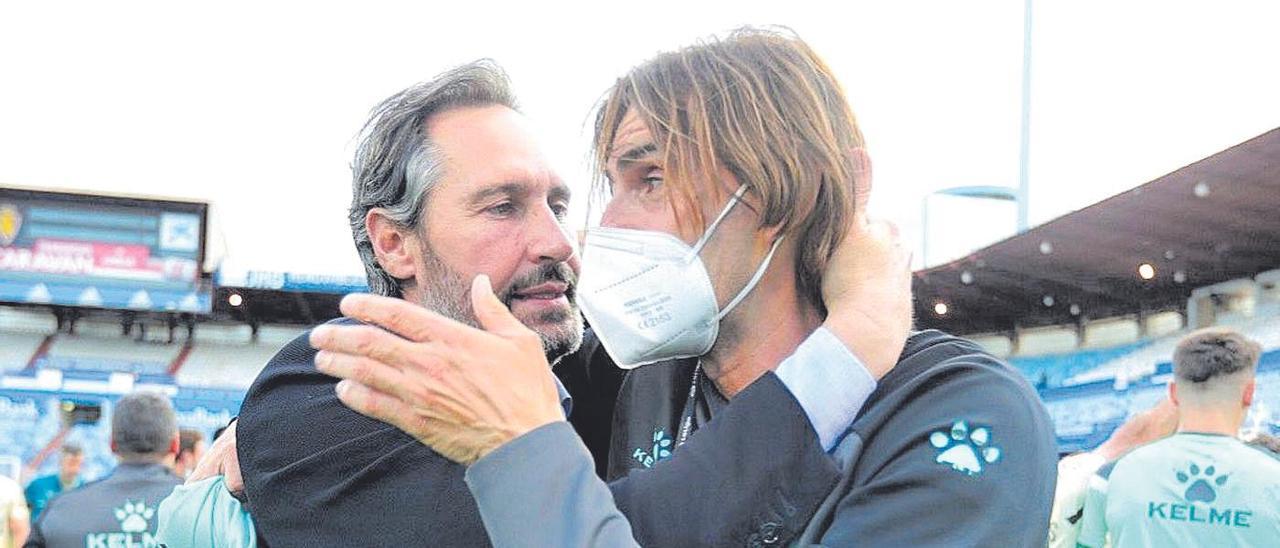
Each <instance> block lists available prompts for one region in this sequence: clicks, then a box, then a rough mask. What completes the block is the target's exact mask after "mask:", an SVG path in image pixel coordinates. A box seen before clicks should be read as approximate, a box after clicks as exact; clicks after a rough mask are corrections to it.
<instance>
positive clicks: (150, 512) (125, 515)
mask: <svg viewBox="0 0 1280 548" xmlns="http://www.w3.org/2000/svg"><path fill="white" fill-rule="evenodd" d="M155 514H156V511H155V509H154V508H147V505H146V504H144V503H143V501H138V502H129V501H127V500H126V501H125V502H124V506H121V507H119V508H116V520H117V521H119V522H120V530H121V531H124V532H125V533H143V532H146V531H147V530H148V529H150V528H151V526H150V525H149V524H148V522H149V521H151V518H152V517H153V516H155Z"/></svg>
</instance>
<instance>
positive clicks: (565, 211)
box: [551, 204, 569, 220]
mask: <svg viewBox="0 0 1280 548" xmlns="http://www.w3.org/2000/svg"><path fill="white" fill-rule="evenodd" d="M551 212H552V213H555V215H556V218H557V219H561V220H563V219H564V218H565V217H567V216H568V215H569V206H566V205H564V204H551Z"/></svg>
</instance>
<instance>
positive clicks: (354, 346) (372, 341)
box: [310, 325, 424, 369]
mask: <svg viewBox="0 0 1280 548" xmlns="http://www.w3.org/2000/svg"><path fill="white" fill-rule="evenodd" d="M310 342H311V346H312V347H314V348H316V349H317V350H323V351H327V352H333V353H338V354H349V355H352V356H361V357H365V358H371V359H374V360H377V361H380V362H382V363H385V364H387V365H390V366H392V367H395V368H398V369H404V368H406V367H412V366H414V365H415V362H414V357H415V356H419V355H421V353H422V352H423V348H424V346H423V343H414V342H410V341H407V340H405V339H402V338H400V337H398V336H396V335H393V334H391V333H388V332H386V331H383V330H382V329H380V328H377V327H373V326H368V325H322V326H319V327H317V328H315V329H312V330H311V336H310Z"/></svg>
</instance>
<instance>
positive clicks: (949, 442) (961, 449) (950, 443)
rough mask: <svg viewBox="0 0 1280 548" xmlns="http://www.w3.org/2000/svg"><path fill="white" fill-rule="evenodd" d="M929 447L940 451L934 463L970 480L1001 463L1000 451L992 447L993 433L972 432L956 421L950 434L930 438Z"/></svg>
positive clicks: (988, 430)
mask: <svg viewBox="0 0 1280 548" xmlns="http://www.w3.org/2000/svg"><path fill="white" fill-rule="evenodd" d="M929 445H932V446H933V447H934V448H935V449H937V450H938V457H937V458H936V459H934V462H937V463H938V464H945V465H948V466H950V467H951V469H952V470H955V471H957V472H961V473H963V474H965V475H967V476H976V475H978V474H981V473H982V469H983V467H984V465H987V464H995V463H996V462H998V461H999V460H1000V456H1001V454H1000V448H999V447H996V446H994V445H991V429H990V428H986V427H982V426H980V427H978V428H973V429H970V428H969V425H968V424H966V423H965V422H964V421H956V422H955V423H953V424H952V425H951V430H949V431H948V430H939V431H937V432H934V433H932V434H930V435H929Z"/></svg>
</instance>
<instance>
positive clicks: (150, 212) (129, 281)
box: [0, 187, 212, 314]
mask: <svg viewBox="0 0 1280 548" xmlns="http://www.w3.org/2000/svg"><path fill="white" fill-rule="evenodd" d="M208 209H209V208H208V204H204V203H199V202H181V201H171V200H152V199H144V198H125V197H118V196H95V195H89V194H72V193H65V192H50V191H41V190H29V189H20V188H3V187H0V301H2V302H10V303H31V304H51V305H64V306H75V307H89V308H107V309H122V310H145V311H173V312H192V313H201V314H204V313H208V312H209V311H210V309H211V304H212V284H211V282H210V281H209V280H208V279H207V278H205V277H202V276H201V265H202V264H203V263H204V253H205V238H204V233H205V226H206V224H207V222H208Z"/></svg>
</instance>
